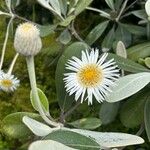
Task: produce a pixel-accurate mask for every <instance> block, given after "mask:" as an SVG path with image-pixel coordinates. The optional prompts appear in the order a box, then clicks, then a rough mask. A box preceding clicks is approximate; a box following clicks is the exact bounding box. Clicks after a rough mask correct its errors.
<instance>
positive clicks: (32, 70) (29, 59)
mask: <svg viewBox="0 0 150 150" xmlns="http://www.w3.org/2000/svg"><path fill="white" fill-rule="evenodd" d="M26 62H27V67H28V73H29V79H30V84H31V89H32V92H33V96H34V98H35V100H36V104H37V107H38V111H39V113H40V115H41V117H42V118H43V120H44V121H45V122H46V123H47V124H49V125H51V126H54V127H59V126H62V124H60V123H57V122H54V121H52V120H50V119H49V118H48V117H47V116H46V114H45V112H44V110H43V108H42V105H41V102H40V99H39V95H38V91H37V86H36V76H35V67H34V57H33V56H28V57H26Z"/></svg>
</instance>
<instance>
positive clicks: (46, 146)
mask: <svg viewBox="0 0 150 150" xmlns="http://www.w3.org/2000/svg"><path fill="white" fill-rule="evenodd" d="M41 149H42V150H77V149H74V148H71V147H68V146H65V145H63V144H61V143H59V142H56V141H52V140H43V141H36V142H33V143H32V144H31V145H30V147H29V149H28V150H41Z"/></svg>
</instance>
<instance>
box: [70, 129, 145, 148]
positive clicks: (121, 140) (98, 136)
mask: <svg viewBox="0 0 150 150" xmlns="http://www.w3.org/2000/svg"><path fill="white" fill-rule="evenodd" d="M70 130H71V131H73V132H76V133H79V134H81V135H84V136H86V137H90V138H91V139H93V140H94V141H95V142H97V143H98V144H99V145H100V146H101V147H102V148H107V149H109V148H114V147H124V146H129V145H137V144H141V143H144V140H143V139H142V138H141V137H139V136H136V135H131V134H125V133H115V132H114V133H113V132H95V131H89V130H81V129H70ZM90 150H91V149H90Z"/></svg>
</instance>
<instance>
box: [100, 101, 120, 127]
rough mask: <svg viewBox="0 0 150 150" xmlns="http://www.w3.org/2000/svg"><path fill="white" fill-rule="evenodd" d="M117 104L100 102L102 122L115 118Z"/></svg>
mask: <svg viewBox="0 0 150 150" xmlns="http://www.w3.org/2000/svg"><path fill="white" fill-rule="evenodd" d="M119 104H120V103H108V102H105V103H103V104H102V106H101V109H100V114H99V117H100V119H101V121H102V124H104V125H107V124H109V123H111V122H112V121H114V120H115V118H116V116H117V113H118V109H119V106H120V105H119Z"/></svg>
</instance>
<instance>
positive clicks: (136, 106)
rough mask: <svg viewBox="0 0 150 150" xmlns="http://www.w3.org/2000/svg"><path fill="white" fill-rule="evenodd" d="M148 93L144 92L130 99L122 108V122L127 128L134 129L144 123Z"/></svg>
mask: <svg viewBox="0 0 150 150" xmlns="http://www.w3.org/2000/svg"><path fill="white" fill-rule="evenodd" d="M148 92H149V91H147V90H145V91H144V90H142V91H141V92H139V93H137V94H136V95H134V96H132V97H131V98H129V99H128V101H127V102H126V103H125V104H124V105H123V107H122V108H121V112H120V120H121V122H122V124H123V125H124V126H125V127H128V128H134V127H137V126H138V125H140V124H142V122H143V121H144V106H145V102H146V100H147V95H148ZM137 114H138V115H137Z"/></svg>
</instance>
